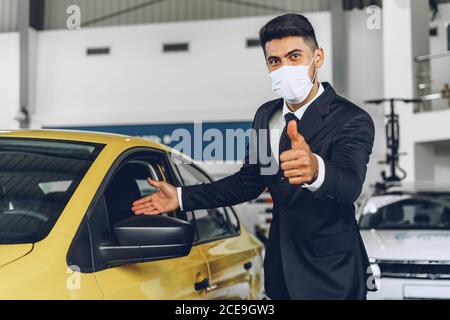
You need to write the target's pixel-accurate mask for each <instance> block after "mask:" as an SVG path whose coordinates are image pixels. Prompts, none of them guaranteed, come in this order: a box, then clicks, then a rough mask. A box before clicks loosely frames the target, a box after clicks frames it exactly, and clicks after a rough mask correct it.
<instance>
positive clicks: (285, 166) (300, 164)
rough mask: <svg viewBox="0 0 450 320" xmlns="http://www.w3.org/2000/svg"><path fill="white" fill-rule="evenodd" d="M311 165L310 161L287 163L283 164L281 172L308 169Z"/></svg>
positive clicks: (301, 160) (300, 160) (302, 160)
mask: <svg viewBox="0 0 450 320" xmlns="http://www.w3.org/2000/svg"><path fill="white" fill-rule="evenodd" d="M308 165H309V160H308V159H306V158H305V159H297V160H293V161H286V162H283V163H281V170H283V171H286V170H292V169H298V168H301V167H307V166H308Z"/></svg>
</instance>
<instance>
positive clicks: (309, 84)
mask: <svg viewBox="0 0 450 320" xmlns="http://www.w3.org/2000/svg"><path fill="white" fill-rule="evenodd" d="M315 58H316V52H314V57H313V60H312V61H311V63H310V65H309V66H284V67H281V68H280V69H278V70H275V71H273V72H271V73H270V78H271V79H272V90H273V91H275V92H276V93H277V94H278V95H280V96H281V97H282V98H283V99H285V100H286V101H287V102H289V103H291V104H299V103H302V102H303V101H305V100H306V98H308V95H309V93H310V92H311V90H312V88H313V86H314V80H315V78H316V76H314V80H313V81H311V79H310V77H309V68H311V66H312V65H313V63H314V59H315ZM316 75H317V72H316Z"/></svg>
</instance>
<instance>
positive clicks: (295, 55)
mask: <svg viewBox="0 0 450 320" xmlns="http://www.w3.org/2000/svg"><path fill="white" fill-rule="evenodd" d="M300 57H301V55H300V53H293V54H292V55H291V58H292V59H299V58H300Z"/></svg>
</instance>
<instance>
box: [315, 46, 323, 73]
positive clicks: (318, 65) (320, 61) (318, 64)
mask: <svg viewBox="0 0 450 320" xmlns="http://www.w3.org/2000/svg"><path fill="white" fill-rule="evenodd" d="M324 61H325V51H324V50H323V48H319V49H317V51H316V57H315V62H314V64H315V66H316V68H317V69H320V68H321V67H322V66H323V63H324Z"/></svg>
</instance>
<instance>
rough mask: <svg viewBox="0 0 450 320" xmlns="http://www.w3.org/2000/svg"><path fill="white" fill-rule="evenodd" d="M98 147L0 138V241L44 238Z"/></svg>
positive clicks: (4, 242) (25, 241)
mask: <svg viewBox="0 0 450 320" xmlns="http://www.w3.org/2000/svg"><path fill="white" fill-rule="evenodd" d="M103 147H104V146H103V145H99V144H87V143H82V142H80V143H76V142H69V141H67V142H66V141H56V140H54V141H52V140H39V139H8V138H0V244H17V243H35V242H38V241H40V240H42V239H44V238H45V237H46V236H47V235H48V233H49V232H50V230H51V229H52V228H53V226H54V224H55V223H56V221H57V219H58V218H59V216H60V215H61V213H62V211H63V210H64V208H65V207H66V205H67V203H68V202H69V200H70V198H71V197H72V195H73V193H74V192H75V190H76V189H77V187H78V185H79V183H80V182H81V180H82V179H83V177H84V176H85V174H86V173H87V171H88V169H89V168H90V166H91V165H92V163H93V162H94V160H95V159H96V158H97V156H98V154H99V153H100V151H101V150H102V149H103Z"/></svg>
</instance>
